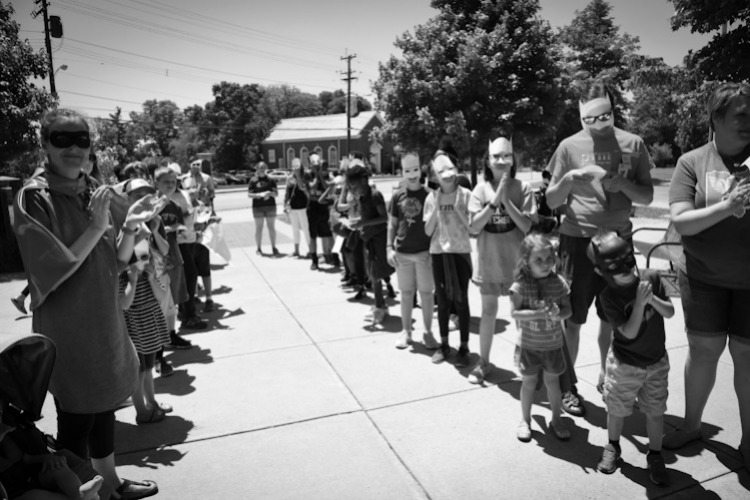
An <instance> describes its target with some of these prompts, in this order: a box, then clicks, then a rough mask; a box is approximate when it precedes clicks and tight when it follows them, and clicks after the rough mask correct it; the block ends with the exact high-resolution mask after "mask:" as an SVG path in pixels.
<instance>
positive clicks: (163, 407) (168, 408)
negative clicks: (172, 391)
mask: <svg viewBox="0 0 750 500" xmlns="http://www.w3.org/2000/svg"><path fill="white" fill-rule="evenodd" d="M156 405H157V406H158V407H159V409H160V410H161V411H163V412H164V413H172V409H173V408H172V406H171V405H168V404H167V403H156Z"/></svg>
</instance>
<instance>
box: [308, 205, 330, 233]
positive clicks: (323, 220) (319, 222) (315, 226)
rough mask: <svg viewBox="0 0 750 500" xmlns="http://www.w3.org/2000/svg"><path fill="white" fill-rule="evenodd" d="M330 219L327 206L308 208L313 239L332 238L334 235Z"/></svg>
mask: <svg viewBox="0 0 750 500" xmlns="http://www.w3.org/2000/svg"><path fill="white" fill-rule="evenodd" d="M329 219H330V215H329V213H328V208H327V207H324V208H323V210H320V209H319V210H310V209H308V210H307V223H308V225H309V228H310V238H311V239H313V238H331V237H332V236H333V231H331V224H330V222H329Z"/></svg>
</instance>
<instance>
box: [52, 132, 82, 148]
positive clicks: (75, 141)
mask: <svg viewBox="0 0 750 500" xmlns="http://www.w3.org/2000/svg"><path fill="white" fill-rule="evenodd" d="M49 143H50V144H52V145H53V146H54V147H56V148H59V149H65V148H69V147H70V146H73V145H76V146H77V147H79V148H81V149H87V148H89V147H91V136H90V135H89V133H88V132H87V131H85V130H83V131H81V132H57V131H55V132H52V133H51V134H50V135H49Z"/></svg>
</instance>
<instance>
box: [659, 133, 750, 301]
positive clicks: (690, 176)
mask: <svg viewBox="0 0 750 500" xmlns="http://www.w3.org/2000/svg"><path fill="white" fill-rule="evenodd" d="M748 156H750V147H747V148H745V150H744V151H743V152H741V153H740V154H739V155H737V158H736V159H733V158H726V159H723V158H722V157H721V155H720V154H719V152H718V151H717V150H716V146H715V145H714V143H713V142H710V143H708V144H705V145H704V146H701V147H700V148H698V149H694V150H692V151H689V152H687V153H685V154H684V155H682V156H680V158H679V159H678V160H677V166H676V167H675V171H674V174H673V175H672V182H671V184H670V185H669V203H670V205H671V204H672V203H675V202H679V201H689V202H691V203H694V204H695V208H696V209H701V208H706V207H710V206H713V205H715V204H716V203H718V202H720V201H721V200H722V198H723V197H724V196H725V194H726V193H727V190H728V189H729V188H731V187H732V186H733V185H734V184H735V183H736V182H737V180H736V178H735V174H734V173H733V172H732V171H735V172H742V170H741V169H740V168H739V167H740V166H741V165H737V166H735V163H741V162H742V161H744V160H745V159H746V158H747V157H748ZM682 246H683V249H684V252H683V256H682V258H681V262H680V267H682V269H683V270H684V271H685V272H686V273H687V275H688V276H690V277H691V278H694V279H697V280H699V281H702V282H704V283H708V284H712V285H715V286H720V287H728V288H738V289H742V290H748V289H750V208H748V210H747V212H746V213H745V215H744V216H742V217H740V218H738V217H733V216H729V217H726V218H724V219H723V220H721V221H719V222H717V223H716V224H714V225H713V226H711V227H709V228H706V229H704V230H703V231H701V232H699V233H697V234H693V235H689V236H688V235H683V236H682Z"/></svg>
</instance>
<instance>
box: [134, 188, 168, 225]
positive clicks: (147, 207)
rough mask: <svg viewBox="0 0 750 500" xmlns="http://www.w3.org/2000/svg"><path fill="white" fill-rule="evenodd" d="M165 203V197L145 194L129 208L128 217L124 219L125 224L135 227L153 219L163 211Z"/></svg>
mask: <svg viewBox="0 0 750 500" xmlns="http://www.w3.org/2000/svg"><path fill="white" fill-rule="evenodd" d="M167 201H168V199H167V197H166V196H155V195H153V194H147V195H146V196H144V197H143V198H141V199H140V200H138V201H136V202H135V203H133V205H131V206H130V209H128V215H127V216H126V217H125V223H126V224H128V225H130V226H137V225H138V224H140V223H142V222H146V221H149V220H151V219H153V218H154V217H155V216H157V215H159V213H160V212H161V211H162V210H164V207H165V206H167Z"/></svg>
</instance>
